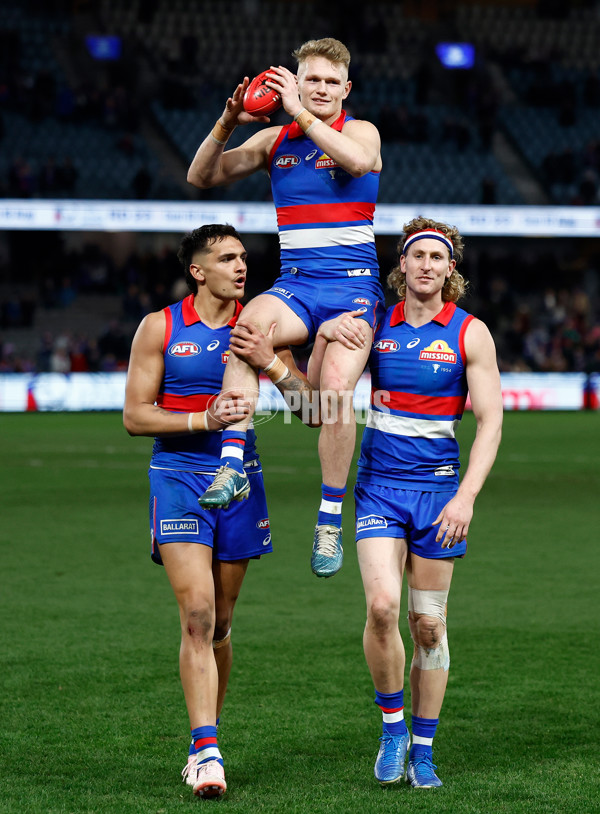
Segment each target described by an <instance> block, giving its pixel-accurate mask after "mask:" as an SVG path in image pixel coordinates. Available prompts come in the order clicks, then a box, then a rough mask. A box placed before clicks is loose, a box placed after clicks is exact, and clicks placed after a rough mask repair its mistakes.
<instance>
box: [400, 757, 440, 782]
mask: <svg viewBox="0 0 600 814" xmlns="http://www.w3.org/2000/svg"><path fill="white" fill-rule="evenodd" d="M435 769H437V766H436V765H435V764H434V763H433V761H432V759H431V755H423V754H420V755H419V754H417V755H413V756H412V757H409V758H408V768H407V770H406V779H407V781H408V782H409V783H410V785H411V786H413V787H414V788H415V789H435V788H439V787H440V786H443V785H444V784H443V783H442V781H441V780H440V778H439V777H438V776H437V774H436V773H435Z"/></svg>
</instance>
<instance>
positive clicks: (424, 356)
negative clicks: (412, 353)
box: [419, 339, 456, 365]
mask: <svg viewBox="0 0 600 814" xmlns="http://www.w3.org/2000/svg"><path fill="white" fill-rule="evenodd" d="M419 359H421V360H422V361H424V362H449V363H450V364H451V365H455V364H456V352H455V351H453V350H452V348H451V347H450V346H449V345H448V343H447V342H445V341H444V340H443V339H434V340H433V342H432V343H431V345H428V346H427V347H426V348H423V350H422V351H421V353H420V354H419Z"/></svg>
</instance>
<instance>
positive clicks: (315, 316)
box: [188, 38, 383, 577]
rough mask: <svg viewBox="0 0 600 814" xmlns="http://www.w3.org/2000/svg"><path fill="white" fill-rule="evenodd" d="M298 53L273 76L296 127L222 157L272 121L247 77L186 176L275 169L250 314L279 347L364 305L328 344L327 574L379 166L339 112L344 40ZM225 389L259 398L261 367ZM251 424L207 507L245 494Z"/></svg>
mask: <svg viewBox="0 0 600 814" xmlns="http://www.w3.org/2000/svg"><path fill="white" fill-rule="evenodd" d="M294 57H295V58H296V60H297V62H298V74H297V77H296V76H294V74H292V73H291V72H290V71H289V70H288V69H287V68H284V67H282V66H278V67H272V68H271V71H270V77H271V81H270V87H272V88H273V89H275V90H277V91H278V92H279V93H280V94H281V99H282V103H283V108H284V109H285V111H286V113H287V114H288V115H289V116H291V118H292V119H293V121H292V122H291V124H289V125H286V126H284V127H268V128H265V129H263V130H261V131H260V132H258V133H256V134H255V135H253V136H251V137H250V138H249V139H248V140H247V141H245V142H244V143H243V144H242V145H241V146H239V147H236V148H233V149H229V150H226V149H225V147H226V144H227V141H228V139H229V137H230V136H231V133H232V132H233V130H234V128H235V127H237V126H238V125H243V124H247V123H249V122H256V121H261V122H268V121H269V119H268V118H266V117H264V116H262V117H260V116H259V117H254V116H251V115H249V114H248V113H246V112H245V111H244V109H243V105H242V101H243V96H244V92H245V90H246V88H247V87H248V84H249V82H248V77H246V78H244V80H243V82H242V83H241V84H240V85H238V87H237V88H236V90H235V92H234V94H233V96H232V97H231V98H229V99H228V100H227V104H226V106H225V109H224V111H223V113H222V115H221V116H220V118H219V119H218V121H217V123H216V124H215V126H214V128H213V130H212V132H211V133H210V134H209V135H208V136H207V137H206V138H205V140H204V141H203V142H202V144H201V145H200V147H199V148H198V151H197V153H196V155H195V157H194V160H193V161H192V164H191V166H190V168H189V171H188V181H189V182H190V183H192V184H194V185H195V186H198V187H202V188H203V187H213V186H218V185H222V184H229V183H231V182H232V181H237V180H239V179H241V178H245V177H246V176H248V175H250V174H251V173H253V172H257V171H259V170H266V171H268V172H269V174H270V177H271V187H272V192H273V200H274V202H275V207H276V210H277V222H278V228H279V241H280V250H281V276H280V277H279V278H278V279H277V281H276V282H275V283H274V285H273V286H272V287H271V288H270V289H269V290H268V291H266V292H264V293H263V294H261V295H259V296H258V297H256V298H254V299H253V300H252V301H251V302H250V303H249V304H248V305H246V307H245V308H244V312H243V316H244V319H245V320H246V322H249V323H252V324H254V325H255V326H257V328H258V329H260V330H261V331H262V332H263V333H266V332H267V331H268V329H269V326H270V325H271V324H272V323H276V324H277V327H276V329H275V333H274V341H275V344H276V345H290V344H291V345H297V344H302V343H304V342H306V341H308V340H312V339H313V338H314V337H315V334H316V333H317V331H318V329H319V326H320V325H321V324H322V323H323V322H325V321H326V320H330V319H331V318H332V317H335V316H336V315H338V314H341V313H342V312H353V311H357V310H358V309H364V310H363V311H362V313H361V314H360V320H361V325H362V329H363V330H362V334H363V337H364V342H362V343H361V345H360V347H358V348H357V347H356V346H353V345H352V344H351V343H345V342H344V337H343V336H342V335H341V334H340V333H339V332H338V335H337V336H336V337H335V338H336V339H338V340H341V341H333V342H329V343H328V344H327V347H326V350H325V355H324V358H323V364H322V367H321V375H320V381H319V387H320V392H321V407H322V414H323V416H324V418H325V417H327V421H324V423H323V426H322V428H321V431H320V436H319V457H320V461H321V471H322V495H321V504H320V508H319V513H318V519H317V526H316V529H315V534H314V541H313V553H312V559H311V565H312V569H313V571H314V573H315V574H316V575H317V576H323V577H330V576H332V575H333V574H335V573H336V572H337V571H338V570H339V568H340V567H341V565H342V559H343V549H342V530H341V512H342V500H343V498H344V495H345V492H346V480H347V476H348V471H349V469H350V463H351V460H352V455H353V452H354V444H355V437H356V422H355V418H354V410H353V407H352V395H353V391H354V388H355V385H356V383H357V381H358V379H359V377H360V375H361V373H362V372H363V370H364V367H365V363H366V360H367V357H368V354H369V349H370V346H371V341H372V327H373V324H374V318H375V311H376V307H377V305H378V303H380V302H381V301H382V300H383V292H382V289H381V284H380V281H379V268H378V263H377V255H376V251H375V239H374V233H373V215H374V211H375V203H376V199H377V191H378V186H379V172H380V170H381V166H382V164H381V155H380V139H379V133H378V131H377V129H376V128H375V127H374V126H373V125H372V124H371V123H369V122H367V121H357V120H355V119H353V118H352V117H351V116H348V115H347V114H346V112H345V111H343V109H342V104H343V101H344V99H346V98H347V96H348V94H349V93H350V88H351V82H350V81H349V79H348V66H349V64H350V53H349V51H348V49H347V48H346V47H345V45H343V43H341V42H339V41H338V40H335V39H331V38H326V39H321V40H310V41H308V42H306V43H304V45H302V46H301V47H300V48H299V49H298V50H297V51H295V52H294ZM234 351H235V348H234ZM269 372H270V373H274V372H275V371H273V369H271V370H270V371H269ZM223 386H224V390H225V391H227V390H229V389H233V390H235V391H239V392H244V393H245V394H246V396H247V397H248V398H249V399H251V400H252V399H253V398H255V395H254V394H256V393H257V392H258V376H257V372H256V370H254V369H253V368H252V367H251V366H250V365H248V364H247V363H246V362H245V361H244V360H243V359H241V358H239V357H238V356H235V355H234V356H232V358H231V360H230V362H229V364H228V365H227V371H226V374H225V378H224V382H223ZM249 421H250V419H248V420H246V421H241V422H240V423H239V424H237V425H236V427H235V430H232V431H228V430H226V431H225V432H224V433H223V448H222V458H221V463H222V468H221V469H220V470H219V473H218V475H217V476H216V478H215V480H214V482H213V484H212V485H211V486H210V488H209V489H208V490H207V491H206V492H205V493H204V494H203V495H202V496H201V498H200V503H201V505H202V506H204V507H207V508H209V507H223V506H227V505H229V503H230V501H231V500H232V499H235V500H240V499H243V498H244V497H245V496H246V495H247V494H248V492H249V488H250V484H249V482H248V478H247V477H246V475H245V473H244V471H243V466H242V460H243V452H242V450H243V448H244V443H245V441H246V435H245V434H246V431H247V427H248V425H249Z"/></svg>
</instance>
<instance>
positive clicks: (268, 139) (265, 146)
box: [233, 125, 282, 156]
mask: <svg viewBox="0 0 600 814" xmlns="http://www.w3.org/2000/svg"><path fill="white" fill-rule="evenodd" d="M281 130H282V127H281V125H276V126H274V127H265V128H263V129H262V130H259V131H258V132H256V133H253V135H251V136H250V138H248V139H246V141H245V142H244V143H243V144H241V145H240V146H239V147H234V148H233V149H234V150H236V149H237V150H252V151H253V152H254V151H259V152H262V153H264V154H265V156H268V155H269V153H270V152H271V149H272V148H273V145H274V144H275V142H276V140H277V138H278V137H279V134H280V133H281Z"/></svg>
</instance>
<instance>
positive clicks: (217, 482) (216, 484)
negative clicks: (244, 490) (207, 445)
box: [210, 466, 233, 489]
mask: <svg viewBox="0 0 600 814" xmlns="http://www.w3.org/2000/svg"><path fill="white" fill-rule="evenodd" d="M232 472H233V470H232V469H231V468H230V467H228V466H220V467H219V468H218V469H217V474H216V475H215V479H214V481H213V482H212V486H211V487H210V488H211V489H221V488H222V487H223V486H225V484H226V483H227V481H228V480H229V478H230V477H231V473H232Z"/></svg>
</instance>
